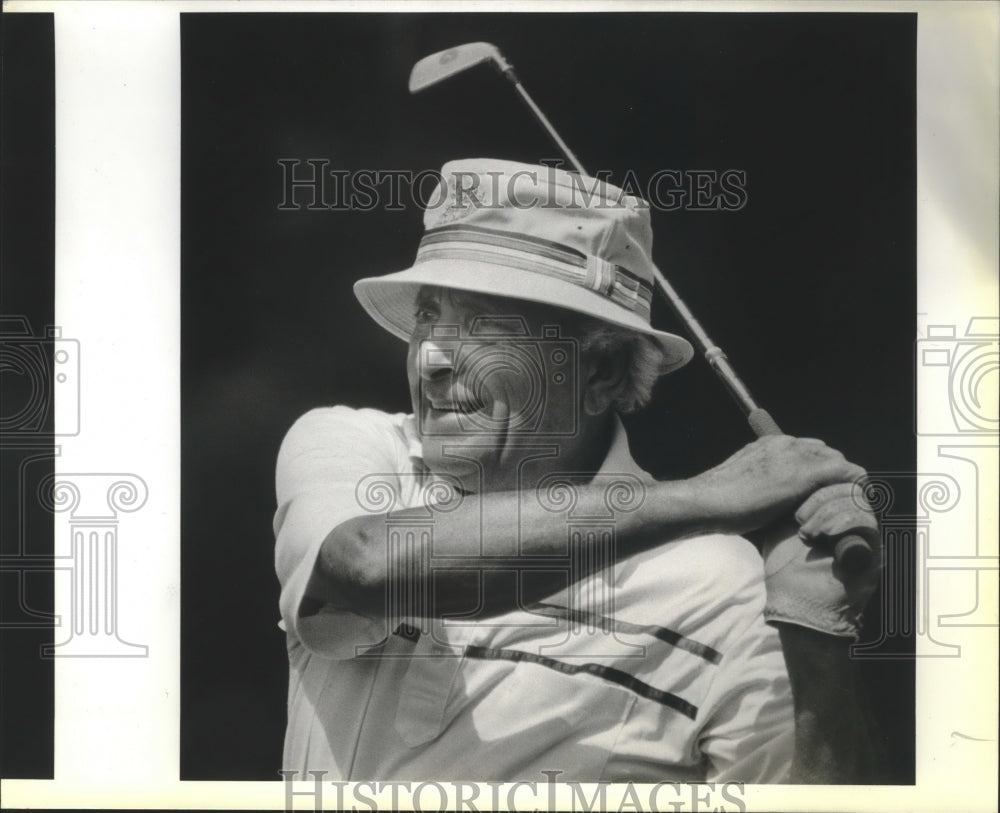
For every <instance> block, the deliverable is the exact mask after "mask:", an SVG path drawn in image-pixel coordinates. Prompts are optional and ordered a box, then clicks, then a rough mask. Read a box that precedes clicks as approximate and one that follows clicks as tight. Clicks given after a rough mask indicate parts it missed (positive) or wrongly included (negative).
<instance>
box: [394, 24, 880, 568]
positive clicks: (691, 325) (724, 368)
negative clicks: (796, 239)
mask: <svg viewBox="0 0 1000 813" xmlns="http://www.w3.org/2000/svg"><path fill="white" fill-rule="evenodd" d="M483 62H490V63H492V64H493V66H494V67H495V68H496V69H497V70H498V71H499V72H500V73H501V74H502V75H503V76H505V77H506V78H507V79H508V81H510V83H511V84H512V85H513V86H514V89H515V90H517V92H518V94H519V95H520V96H521V99H522V100H523V101H524V103H525V104H526V105H527V106H528V109H529V110H531V112H532V113H533V114H534V116H535V118H536V119H537V120H538V122H539V123H540V124H541V125H542V127H543V128H544V129H545V131H546V132H547V133H548V134H549V137H550V138H551V139H552V140H553V142H555V145H556V146H557V147H558V148H559V150H560V151H561V152H562V153H563V155H565V156H566V158H567V159H568V160H569V162H570V164H572V165H573V168H574V169H575V170H576V171H577V172H578V173H580V174H581V175H586V174H587V171H586V170H585V169H584V168H583V165H582V164H581V163H580V161H579V159H578V158H577V157H576V155H574V154H573V151H572V150H570V148H569V147H568V146H567V144H566V142H565V141H563V140H562V138H561V137H560V136H559V133H557V132H556V129H555V127H553V126H552V122H550V121H549V120H548V118H547V117H546V116H545V114H544V113H543V112H542V111H541V109H540V108H539V107H538V105H537V104H535V101H534V99H532V98H531V96H529V95H528V91H526V90H525V89H524V86H523V85H522V84H521V82H520V80H519V79H518V78H517V75H516V74H515V73H514V67H513V66H512V65H511V64H510V63H509V62H508V61H507V60H506V59H504V58H503V55H502V54H501V53H500V50H499V49H498V48H497V47H496V46H495V45H492V44H490V43H488V42H469V43H465V44H464V45H457V46H455V47H454V48H448V49H447V50H444V51H438V52H437V53H434V54H430V55H429V56H425V57H424V58H423V59H421V60H420V61H419V62H417V63H416V64H415V65H414V66H413V69H412V70H411V71H410V81H409V89H410V93H418V92H419V91H421V90H424V89H425V88H428V87H430V86H431V85H435V84H437V83H438V82H441V81H443V80H445V79H448V78H450V77H452V76H454V75H456V74H458V73H462V72H463V71H466V70H468V69H469V68H472V67H474V66H476V65H479V64H482V63H483ZM653 275H654V277H655V279H656V282H657V284H658V285H659V287H660V290H661V291H662V292H663V295H664V296H665V297H666V299H667V302H668V303H669V304H670V306H671V308H673V310H674V312H675V313H676V314H677V316H678V318H679V319H680V320H681V321H682V322H683V323H684V325H685V326H686V327H687V330H688V331H689V332H690V334H691V336H692V338H693V339H694V341H695V344H696V345H697V346H698V347H699V349H700V350H701V352H702V353H703V354H704V356H705V359H706V360H707V361H708V363H709V365H710V366H711V367H712V369H713V370H715V372H716V374H717V375H718V377H719V378H720V379H721V381H722V383H723V384H724V385H725V387H726V389H728V390H729V392H730V393H731V394H732V396H733V397H734V398H735V399H736V402H737V403H738V404H739V405H740V407H741V408H742V409H743V412H744V414H745V415H746V418H747V423H749V424H750V428H751V429H752V430H753V432H754V434H755V435H756V436H757V437H763V436H765V435H781V434H784V433H783V432H782V431H781V429H780V428H779V426H778V424H777V423H776V422H775V420H774V418H772V417H771V415H770V414H769V413H768V412H767V410H765V409H763V408H762V407H760V406H759V405H758V404H757V402H756V401H755V400H754V398H753V396H752V395H751V394H750V390H749V389H748V388H747V386H746V385H745V384H744V383H743V382H742V381H741V380H740V377H739V376H738V375H737V374H736V371H735V370H734V369H733V368H732V365H730V363H729V359H727V358H726V354H725V353H724V352H723V351H722V349H721V348H720V347H719V346H718V345H716V344H715V343H714V342H713V341H712V340H711V339H710V338H709V336H708V334H707V333H706V332H705V330H704V328H702V326H701V324H700V323H699V322H698V320H697V319H695V317H694V314H692V313H691V311H690V309H689V308H688V307H687V305H686V304H685V303H684V301H683V300H682V299H681V298H680V296H679V295H678V294H677V292H676V291H675V290H674V288H673V286H672V285H671V284H670V283H669V282H668V281H667V279H666V277H664V276H663V274H662V273H661V272H660V270H659V269H658V268H656V267H655V266H654V267H653ZM833 555H834V558H835V559H836V561H837V562H838V563H839V564H840V565H842V566H843V567H845V568H847V569H848V570H863V569H864V568H865V567H867V566H868V563H869V562H870V561H871V557H872V550H871V547H870V546H869V545H868V542H867V541H865V540H864V539H863V538H862V537H860V536H858V535H857V534H847V535H845V536H842V537H840V539H838V540H837V542H836V545H835V546H834V551H833Z"/></svg>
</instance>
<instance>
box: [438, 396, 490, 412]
mask: <svg viewBox="0 0 1000 813" xmlns="http://www.w3.org/2000/svg"><path fill="white" fill-rule="evenodd" d="M428 406H430V408H431V409H432V410H434V411H435V412H458V413H460V414H462V415H471V414H473V413H475V412H479V411H480V410H482V409H484V408H485V407H486V406H487V404H486V402H485V401H480V400H463V401H452V400H442V401H436V400H433V399H431V400H429V401H428Z"/></svg>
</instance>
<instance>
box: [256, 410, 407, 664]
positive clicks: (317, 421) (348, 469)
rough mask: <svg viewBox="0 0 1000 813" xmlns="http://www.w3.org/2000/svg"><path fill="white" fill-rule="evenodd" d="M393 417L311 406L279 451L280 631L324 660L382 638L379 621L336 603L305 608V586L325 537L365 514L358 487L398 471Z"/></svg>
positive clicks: (347, 654)
mask: <svg viewBox="0 0 1000 813" xmlns="http://www.w3.org/2000/svg"><path fill="white" fill-rule="evenodd" d="M393 420H394V418H393V416H391V415H388V414H386V413H382V412H378V411H376V410H370V409H362V410H357V409H350V408H348V407H329V408H323V409H315V410H312V411H311V412H308V413H306V414H305V415H303V416H302V417H301V418H299V419H298V420H297V421H296V422H295V424H294V425H293V426H292V428H291V429H289V431H288V433H287V435H286V436H285V439H284V441H283V442H282V444H281V449H280V451H279V452H278V462H277V466H276V471H275V491H276V497H277V506H278V507H277V511H276V512H275V516H274V534H275V570H276V571H277V574H278V580H279V582H280V583H281V598H280V601H279V606H280V610H281V620H282V626H283V627H284V629H285V631H286V633H287V634H288V635H289V637H290V639H291V640H297V641H300V642H301V643H302V644H303V645H304V646H305V647H306V649H307V650H309V651H310V652H312V653H314V654H317V655H320V656H322V657H326V658H332V659H346V658H351V657H353V656H354V655H355V654H356V653H357V652H358V651H359V650H363V649H364V648H366V647H369V646H373V645H375V644H378V643H379V642H381V641H382V640H383V639H384V638H385V636H386V621H385V619H384V618H378V617H373V616H369V615H363V614H360V613H357V612H354V611H352V610H349V609H346V608H343V607H338V606H337V604H336V602H332V603H329V604H326V605H323V606H310V605H313V604H314V602H312V601H307V600H306V587H307V585H308V584H309V580H310V578H311V576H312V572H313V569H314V567H315V565H316V558H317V556H318V555H319V551H320V547H321V546H322V544H323V541H324V540H325V539H326V538H327V536H328V535H329V534H330V532H331V531H333V530H334V529H335V528H336V527H337V526H338V525H340V524H342V523H343V522H345V521H346V520H349V519H351V518H353V517H357V516H359V515H361V514H363V513H364V511H363V510H362V508H361V507H360V506H359V503H358V500H357V497H356V490H357V487H358V484H359V482H361V480H362V479H363V478H365V477H366V476H367V475H371V474H377V473H393V472H396V471H397V470H398V467H399V465H400V463H399V457H400V454H399V450H398V447H397V440H396V434H397V433H396V431H395V427H394V423H393Z"/></svg>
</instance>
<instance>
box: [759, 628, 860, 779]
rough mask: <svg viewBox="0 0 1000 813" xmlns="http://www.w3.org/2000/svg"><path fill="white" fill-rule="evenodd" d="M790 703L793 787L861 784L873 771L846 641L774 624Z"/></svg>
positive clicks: (855, 670)
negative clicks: (786, 671) (793, 717)
mask: <svg viewBox="0 0 1000 813" xmlns="http://www.w3.org/2000/svg"><path fill="white" fill-rule="evenodd" d="M775 626H777V627H778V631H779V635H780V637H781V648H782V650H783V651H784V655H785V665H786V667H787V668H788V677H789V680H790V681H791V684H792V695H793V697H794V703H795V757H794V760H793V762H792V774H791V777H790V781H791V782H793V783H797V784H807V783H808V784H828V785H832V784H860V783H864V782H866V781H867V778H868V777H869V776H871V775H872V773H873V771H874V770H875V769H876V766H875V765H874V764H873V762H874V759H875V754H874V748H873V745H872V740H871V732H870V721H869V720H868V719H867V717H866V715H865V713H864V711H863V706H864V704H863V701H862V697H861V687H860V681H859V676H858V671H857V663H856V662H855V661H853V660H851V658H850V641H849V639H847V638H842V637H837V636H833V635H827V634H825V633H822V632H816V631H815V630H811V629H808V628H807V627H801V626H797V625H795V624H786V623H778V624H776V625H775Z"/></svg>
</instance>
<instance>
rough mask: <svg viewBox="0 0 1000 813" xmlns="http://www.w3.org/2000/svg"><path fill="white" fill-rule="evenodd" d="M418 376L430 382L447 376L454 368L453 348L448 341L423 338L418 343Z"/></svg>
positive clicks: (441, 379)
mask: <svg viewBox="0 0 1000 813" xmlns="http://www.w3.org/2000/svg"><path fill="white" fill-rule="evenodd" d="M419 367H420V377H421V379H423V380H424V381H426V382H428V383H430V382H434V381H443V380H444V379H446V378H449V377H450V376H451V374H452V372H453V371H454V369H455V349H454V347H452V346H449V344H448V343H445V342H438V341H435V340H434V339H425V340H424V341H422V342H421V343H420V365H419Z"/></svg>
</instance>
